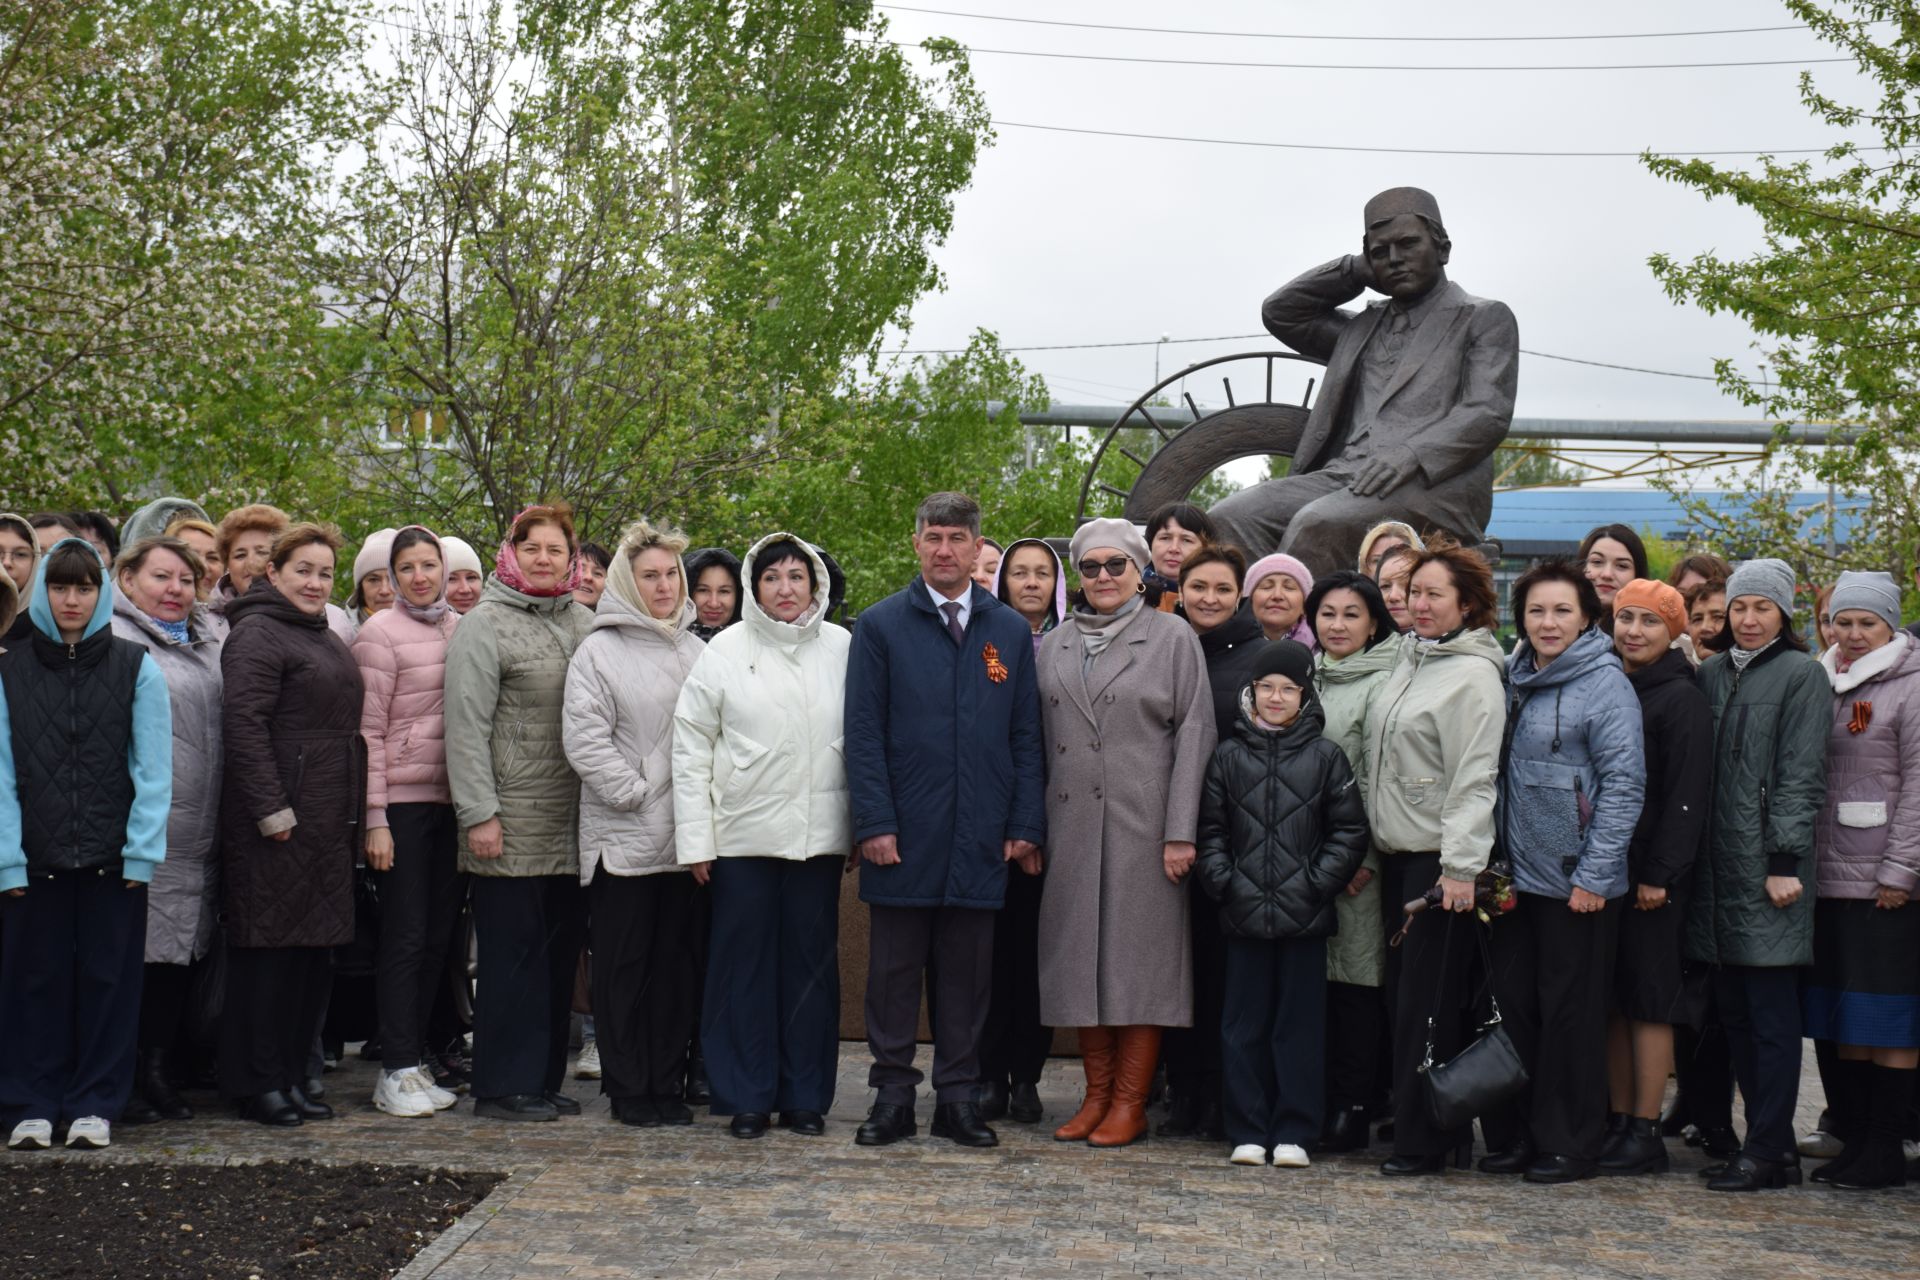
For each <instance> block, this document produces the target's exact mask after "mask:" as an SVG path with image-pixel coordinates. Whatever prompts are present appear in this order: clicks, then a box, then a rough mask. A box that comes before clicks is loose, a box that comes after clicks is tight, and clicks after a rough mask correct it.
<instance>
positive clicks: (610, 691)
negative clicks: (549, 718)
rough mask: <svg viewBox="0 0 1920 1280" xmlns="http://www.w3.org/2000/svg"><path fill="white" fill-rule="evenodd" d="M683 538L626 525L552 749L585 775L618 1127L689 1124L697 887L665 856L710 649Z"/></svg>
mask: <svg viewBox="0 0 1920 1280" xmlns="http://www.w3.org/2000/svg"><path fill="white" fill-rule="evenodd" d="M686 545H687V539H686V535H685V534H683V533H681V532H680V531H678V530H677V529H662V528H656V527H655V526H654V525H652V524H649V523H648V522H647V521H645V520H642V521H639V522H637V523H635V524H633V525H632V526H630V527H629V528H628V529H627V531H626V532H625V533H624V534H623V535H622V536H621V539H620V544H619V546H617V547H616V548H614V551H613V554H612V555H611V557H609V560H608V569H607V576H606V585H605V589H604V590H603V591H602V592H601V595H600V600H599V603H598V604H597V605H596V607H595V613H594V619H593V630H591V631H590V632H588V633H587V638H586V639H585V640H582V641H581V642H580V647H579V648H578V649H577V650H575V651H574V655H573V662H572V664H571V665H570V666H569V667H568V668H567V691H566V705H565V710H564V711H563V713H562V720H561V726H562V734H563V736H562V738H561V742H562V744H563V745H564V746H565V748H566V752H567V759H568V761H569V762H571V763H572V765H573V768H574V771H575V772H576V773H578V774H579V775H580V879H581V883H582V884H583V885H585V886H586V890H587V898H588V903H589V911H588V920H589V921H590V924H591V928H592V935H593V936H592V950H593V978H592V989H593V1022H594V1037H595V1043H596V1044H598V1045H599V1049H600V1070H601V1086H600V1088H601V1091H602V1092H604V1093H605V1094H606V1095H607V1096H608V1097H610V1098H611V1099H612V1100H613V1104H612V1105H613V1116H614V1119H616V1120H618V1121H620V1122H621V1123H622V1124H630V1125H643V1126H645V1125H658V1124H691V1123H692V1122H693V1112H692V1111H690V1110H688V1109H687V1104H686V1102H685V1101H684V1093H685V1086H686V1074H687V1027H688V1025H689V1024H690V1023H691V1021H692V1019H693V1012H692V1010H691V1008H690V1007H689V1006H690V1004H691V999H690V996H691V993H692V989H693V966H692V964H691V956H690V955H689V953H688V946H687V932H688V923H689V917H690V916H691V915H692V914H693V906H694V898H693V877H692V876H690V875H688V874H686V868H684V867H682V866H681V865H680V864H679V862H678V860H677V858H676V850H675V847H674V819H673V708H674V704H675V703H676V702H677V701H678V699H679V697H680V688H681V686H682V685H683V684H685V683H686V679H687V673H688V672H690V671H691V670H693V664H694V663H695V662H696V661H698V660H699V657H700V654H701V651H702V650H703V649H705V647H706V646H705V645H703V644H702V643H701V642H700V640H699V638H698V637H696V636H695V635H694V634H693V632H692V630H691V627H692V625H693V618H694V607H693V604H692V602H691V601H689V600H688V599H687V589H686V578H685V576H684V574H683V571H682V568H681V561H680V553H681V552H682V551H684V550H686Z"/></svg>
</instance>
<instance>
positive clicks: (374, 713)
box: [353, 525, 463, 1116]
mask: <svg viewBox="0 0 1920 1280" xmlns="http://www.w3.org/2000/svg"><path fill="white" fill-rule="evenodd" d="M388 569H389V573H390V574H391V581H392V583H393V588H394V602H393V605H392V607H391V608H387V609H383V610H381V611H380V612H378V613H375V614H372V615H370V616H369V617H368V618H367V620H366V622H365V623H364V624H363V625H362V626H361V628H360V633H359V635H357V636H356V637H355V638H354V641H353V656H354V660H355V661H356V662H358V663H359V664H360V676H361V679H362V681H363V682H364V683H365V684H366V689H367V694H366V700H365V702H364V703H363V704H362V711H361V715H360V733H361V736H362V737H364V738H365V739H366V741H367V865H368V866H369V867H370V868H372V869H373V870H374V871H375V872H376V873H378V876H379V879H378V888H379V893H380V953H379V959H378V961H377V963H376V970H375V990H376V992H377V993H378V999H379V1006H380V1045H381V1050H382V1055H381V1056H382V1064H381V1065H382V1070H381V1073H380V1082H379V1084H378V1085H377V1086H376V1087H375V1089H374V1094H373V1102H374V1105H375V1106H377V1107H379V1108H380V1110H382V1111H384V1112H386V1113H387V1114H388V1115H394V1116H430V1115H432V1114H433V1113H434V1112H435V1111H437V1110H442V1109H444V1108H446V1107H450V1106H452V1105H453V1104H454V1101H455V1098H454V1095H453V1094H452V1093H449V1092H448V1091H447V1090H445V1089H441V1088H438V1087H436V1086H435V1085H434V1083H433V1077H432V1075H431V1074H429V1072H428V1071H427V1070H426V1069H425V1068H423V1067H422V1065H421V1064H422V1063H424V1062H425V1061H426V1030H427V1018H428V1015H429V1014H430V1013H431V1012H432V1010H433V999H434V995H435V992H436V990H437V988H438V984H439V982H440V980H441V971H442V969H443V968H444V967H445V962H446V952H447V946H448V944H449V942H450V940H451V938H452V936H453V926H454V921H455V918H456V917H457V916H458V914H459V910H460V901H461V898H462V897H463V893H462V882H461V875H460V870H459V865H458V857H459V836H458V829H457V827H456V826H455V823H454V816H453V794H452V792H451V791H450V790H449V789H448V786H447V749H446V720H445V712H446V696H445V692H446V670H447V640H448V639H449V638H450V637H451V636H452V635H453V628H454V624H455V623H457V622H459V621H460V617H459V615H458V614H456V613H454V612H453V610H452V609H450V608H449V607H448V606H447V593H446V559H445V557H444V555H443V554H442V551H441V547H440V540H439V539H438V538H436V537H435V536H434V535H433V534H432V533H430V532H428V531H427V530H426V529H423V528H421V527H420V526H419V525H409V526H407V527H406V528H404V529H402V530H400V531H399V533H398V534H396V535H395V536H394V539H393V549H392V551H391V552H390V553H389V555H388Z"/></svg>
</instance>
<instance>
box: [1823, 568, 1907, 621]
mask: <svg viewBox="0 0 1920 1280" xmlns="http://www.w3.org/2000/svg"><path fill="white" fill-rule="evenodd" d="M1845 609H1865V610H1866V611H1867V612H1868V613H1873V614H1878V615H1879V616H1880V617H1881V618H1882V619H1884V620H1885V621H1886V624H1887V625H1888V626H1889V627H1892V628H1893V629H1894V630H1895V631H1898V630H1899V629H1900V587H1899V584H1897V583H1896V582H1894V580H1893V575H1892V574H1890V573H1865V572H1862V571H1860V570H1857V569H1849V570H1847V571H1846V572H1845V573H1843V574H1841V575H1840V581H1838V582H1836V583H1835V584H1834V585H1833V595H1832V596H1831V597H1829V598H1828V600H1827V611H1828V612H1829V613H1831V614H1832V615H1833V616H1834V617H1839V616H1840V613H1841V611H1842V610H1845Z"/></svg>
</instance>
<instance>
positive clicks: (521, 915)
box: [446, 503, 593, 1120]
mask: <svg viewBox="0 0 1920 1280" xmlns="http://www.w3.org/2000/svg"><path fill="white" fill-rule="evenodd" d="M579 578H580V544H579V542H578V540H577V539H576V538H575V536H574V531H573V512H572V510H571V508H569V507H568V506H566V505H565V504H564V503H562V504H557V505H555V506H542V507H528V508H527V509H526V510H525V511H522V512H521V513H520V514H519V515H517V516H515V517H514V520H513V526H512V529H511V530H510V531H509V533H508V535H507V539H506V541H505V542H503V543H501V544H500V556H499V559H498V561H497V562H496V564H495V568H494V572H493V575H492V576H491V577H489V578H488V579H487V585H486V587H485V588H484V589H483V590H482V591H481V594H480V603H479V604H477V605H475V606H474V607H473V609H472V610H471V611H470V612H469V613H467V615H466V616H465V617H463V618H462V619H461V620H460V625H459V627H457V628H456V629H455V630H454V633H453V639H452V640H451V641H449V642H448V644H447V675H446V698H447V731H446V732H447V737H446V741H447V781H448V783H449V784H450V786H451V788H452V790H453V807H454V815H455V818H456V820H457V821H458V823H459V825H460V833H461V834H460V869H461V870H462V871H465V872H468V873H470V874H471V875H472V877H473V881H472V890H471V892H472V895H473V897H472V900H473V924H474V933H475V935H476V937H477V939H478V942H479V952H480V957H479V958H480V971H479V973H478V974H477V975H476V977H477V981H478V983H479V989H480V992H481V994H480V997H479V1000H478V1001H477V1003H476V1004H475V1007H474V1021H473V1041H474V1055H473V1097H474V1108H473V1110H474V1114H475V1115H482V1116H491V1117H493V1118H494V1119H498V1120H552V1119H555V1118H556V1117H558V1116H559V1115H560V1113H561V1112H562V1111H565V1112H567V1113H568V1114H574V1113H577V1112H578V1111H579V1110H580V1104H579V1103H577V1102H575V1101H574V1100H573V1099H571V1098H568V1097H566V1096H565V1095H563V1094H562V1093H561V1092H560V1081H561V1079H562V1077H563V1075H564V1073H565V1071H566V1065H567V1024H568V1018H569V1015H570V1014H571V1012H572V1007H573V1001H572V992H573V975H574V966H575V964H576V963H577V962H578V960H579V957H580V946H581V942H582V935H583V933H584V923H585V913H584V904H583V899H582V895H581V890H580V843H579V833H578V824H579V812H580V780H579V778H577V777H576V776H575V775H574V772H573V768H572V766H570V765H569V764H568V763H567V756H566V752H565V751H564V750H562V747H561V727H560V722H561V709H562V706H563V704H564V702H565V699H566V687H567V663H568V660H569V659H571V658H572V657H573V651H574V649H575V648H576V647H577V646H578V645H579V643H580V641H581V639H582V638H583V637H585V635H586V634H587V631H588V630H589V629H590V628H591V626H592V625H593V614H592V612H591V611H589V610H588V609H586V608H585V607H584V606H581V605H579V604H575V603H574V601H573V589H574V587H575V586H576V585H578V583H579Z"/></svg>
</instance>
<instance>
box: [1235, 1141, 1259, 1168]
mask: <svg viewBox="0 0 1920 1280" xmlns="http://www.w3.org/2000/svg"><path fill="white" fill-rule="evenodd" d="M1266 1162H1267V1149H1266V1148H1265V1147H1263V1146H1261V1145H1260V1144H1259V1143H1257V1142H1243V1143H1241V1144H1240V1145H1239V1146H1237V1147H1235V1148H1234V1149H1233V1154H1232V1155H1230V1156H1228V1157H1227V1163H1228V1164H1265V1163H1266Z"/></svg>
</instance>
